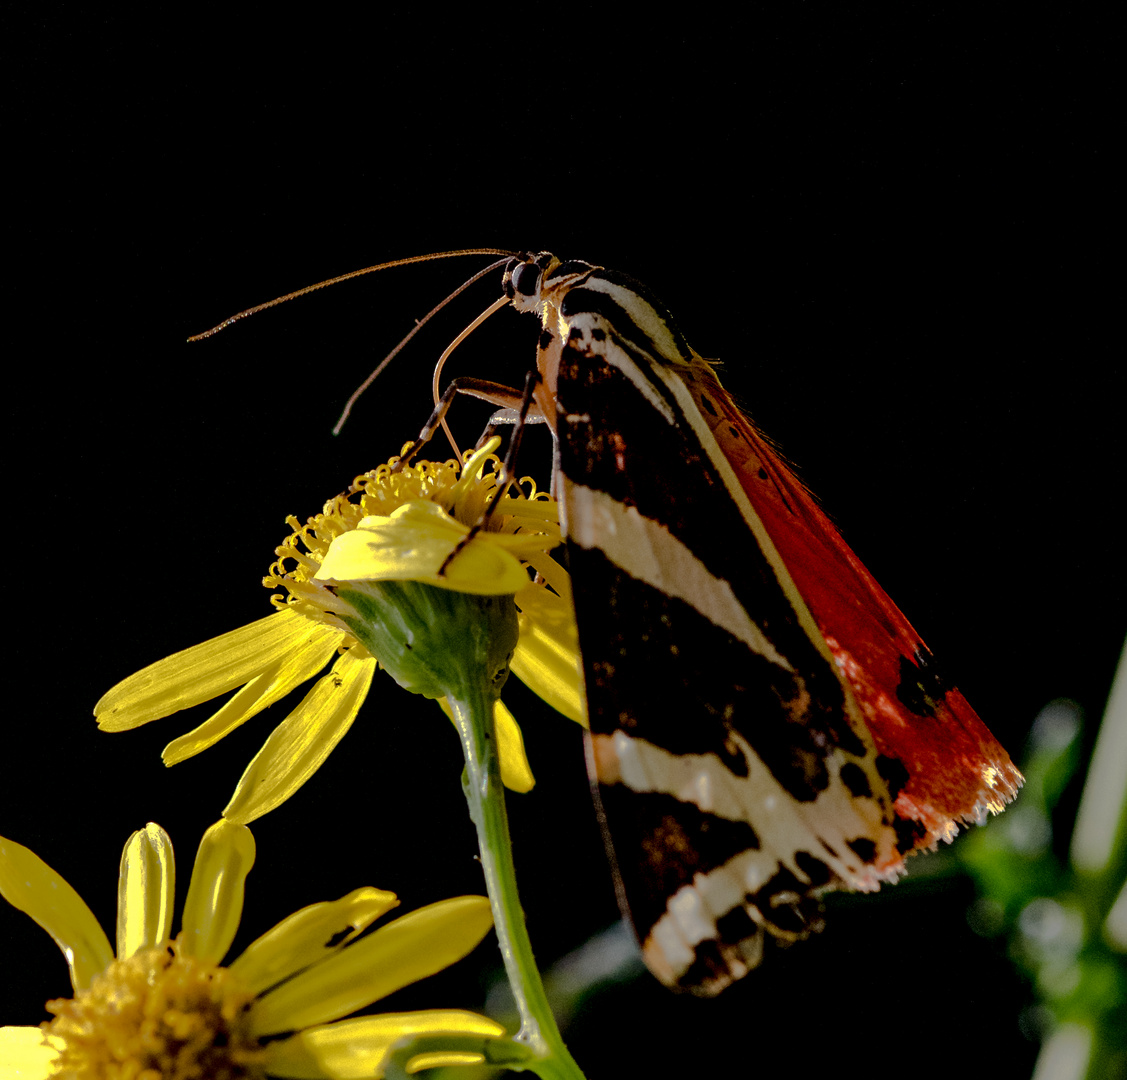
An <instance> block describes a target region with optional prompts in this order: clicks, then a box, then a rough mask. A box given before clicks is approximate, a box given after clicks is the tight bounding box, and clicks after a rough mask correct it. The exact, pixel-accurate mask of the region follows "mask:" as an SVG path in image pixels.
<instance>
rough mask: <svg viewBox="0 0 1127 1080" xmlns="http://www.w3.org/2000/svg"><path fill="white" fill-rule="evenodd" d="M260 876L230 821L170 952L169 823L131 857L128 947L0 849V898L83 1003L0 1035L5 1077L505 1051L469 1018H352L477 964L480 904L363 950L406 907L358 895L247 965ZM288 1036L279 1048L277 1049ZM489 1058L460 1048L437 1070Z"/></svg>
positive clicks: (174, 1075)
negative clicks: (43, 936)
mask: <svg viewBox="0 0 1127 1080" xmlns="http://www.w3.org/2000/svg"><path fill="white" fill-rule="evenodd" d="M253 864H254V838H253V836H252V835H251V832H250V830H249V829H248V828H246V826H244V825H235V824H233V823H232V822H229V821H219V822H217V823H216V824H215V825H213V826H212V827H211V828H210V829H208V831H207V832H206V833H205V834H204V837H203V840H202V841H201V843H200V848H199V852H198V854H197V855H196V864H195V868H194V869H193V871H192V879H191V883H190V885H189V887H188V896H187V900H186V902H185V904H184V912H183V917H182V920H181V931H180V934H179V936H178V937H177V938H176V939H175V940H170V939H169V932H170V929H171V925H172V897H173V892H174V888H175V863H174V860H173V855H172V843H171V841H170V840H169V838H168V834H167V833H166V832H165V831H164V830H163V829H162V828H160V826H159V825H153V824H151V823H150V824H149V825H147V826H146V827H145V828H144V829H141V830H139V831H138V832H135V833H134V834H133V835H132V836H131V837H130V838H129V841H128V843H126V845H125V850H124V851H123V852H122V856H121V873H120V877H119V879H118V909H117V950H116V959H115V953H114V950H113V949H111V948H110V943H109V940H108V938H107V937H106V935H105V932H104V931H103V930H102V928H101V926H99V925H98V922H97V920H96V919H95V917H94V915H93V913H92V912H91V911H90V909H89V908H88V907H87V906H86V904H85V903H83V901H82V899H81V898H80V897H79V895H78V894H77V893H76V892H75V891H74V889H73V888H71V886H70V885H68V884H67V882H66V881H64V880H63V878H62V877H60V876H59V875H58V874H57V873H55V871H54V870H52V869H51V868H50V867H49V866H48V865H47V864H46V863H45V862H43V860H42V859H40V858H39V857H38V856H36V855H35V854H34V853H33V852H31V851H29V850H28V849H27V848H25V847H22V846H21V845H19V844H16V843H13V842H12V841H10V840H5V839H3V838H2V837H0V894H2V895H3V896H4V897H5V898H6V899H7V900H8V901H9V902H10V903H11V904H12V905H14V906H15V907H17V908H19V909H20V910H22V911H25V912H27V914H28V915H30V916H31V917H32V918H33V919H34V920H35V921H36V922H37V923H39V925H40V926H42V927H43V928H44V929H45V930H46V931H47V932H48V933H49V934H50V935H51V936H52V937H53V938H54V939H55V941H56V943H57V944H58V945H59V947H60V948H61V949H62V950H63V955H64V956H65V957H66V959H67V963H68V964H69V966H70V975H71V983H72V984H73V986H74V990H75V995H74V997H73V998H66V999H60V1000H57V1001H51V1002H48V1004H47V1009H48V1011H49V1012H51V1013H53V1014H54V1017H55V1019H54V1020H52V1021H49V1022H47V1023H45V1024H43V1026H42V1027H41V1028H26V1027H6V1028H0V1066H2V1067H3V1068H2V1069H0V1072H2V1073H3V1075H4V1076H18V1077H26V1078H27V1080H47V1078H51V1077H59V1078H61V1077H67V1078H72V1080H102V1078H105V1077H123V1078H124V1077H129V1078H130V1080H190V1078H202V1077H208V1078H209V1080H228V1078H229V1080H234V1078H236V1077H244V1078H247V1080H256V1078H259V1077H265V1076H267V1075H269V1076H277V1077H295V1078H301V1080H313V1078H337V1080H343V1078H347V1077H371V1076H380V1075H382V1074H381V1071H380V1070H381V1067H382V1063H383V1061H384V1059H385V1058H386V1056H387V1054H388V1052H389V1051H390V1050H391V1048H392V1047H393V1045H394V1044H395V1043H396V1042H397V1041H398V1040H400V1039H403V1038H406V1037H413V1036H417V1035H444V1036H451V1035H452V1036H465V1037H469V1042H470V1044H473V1043H475V1042H476V1041H477V1040H479V1039H480V1040H487V1039H496V1038H498V1037H500V1036H502V1035H503V1034H504V1028H502V1027H501V1026H500V1025H499V1024H497V1023H495V1022H494V1021H492V1020H489V1019H488V1018H486V1017H484V1016H479V1015H477V1014H476V1013H472V1012H466V1011H464V1010H460V1009H434V1010H428V1011H424V1012H410V1013H385V1014H382V1015H374V1016H362V1017H357V1018H354V1019H351V1020H341V1019H339V1018H340V1017H342V1016H347V1014H348V1013H351V1012H355V1011H356V1010H357V1009H362V1008H365V1007H366V1006H368V1005H370V1004H371V1003H372V1002H374V1001H378V1000H379V999H380V998H382V997H385V996H386V995H387V994H390V993H392V992H393V991H395V990H398V989H400V988H401V987H403V986H406V985H408V984H409V983H413V982H415V981H417V980H418V979H422V978H425V977H426V976H428V975H433V974H434V973H435V972H437V971H441V970H442V969H443V968H445V967H448V966H450V965H451V964H453V963H454V962H455V961H457V960H460V959H461V958H462V957H464V956H465V955H467V954H468V953H469V952H470V951H471V950H472V949H473V948H474V947H475V946H476V945H477V944H478V942H480V941H481V939H482V938H483V937H484V936H485V934H486V933H487V932H488V931H489V928H490V927H491V926H492V922H493V920H492V917H491V915H490V912H489V901H488V900H487V899H486V898H485V897H484V896H460V897H456V898H454V899H451V900H443V901H441V902H439V903H437V904H431V905H430V906H429V907H425V908H420V909H419V910H418V911H413V912H411V913H410V914H408V915H404V916H402V917H401V918H398V919H395V920H394V921H392V922H390V923H388V924H387V925H386V926H383V927H381V928H380V929H378V930H375V931H374V932H372V933H370V934H366V935H364V936H363V937H361V936H360V935H361V933H362V932H363V931H364V930H366V929H367V928H368V927H369V926H371V924H372V923H374V922H375V921H376V920H377V919H378V918H380V917H381V916H382V915H384V914H386V913H387V912H388V911H390V910H391V909H392V908H393V907H395V906H396V905H397V904H398V903H399V901H398V900H397V899H396V898H395V894H394V893H390V892H384V891H383V890H382V889H373V888H363V889H357V890H355V891H354V892H351V893H349V894H348V895H347V896H343V897H341V899H339V900H334V901H329V902H326V903H320V904H313V905H311V906H309V907H307V908H303V909H302V910H301V911H298V912H296V913H295V914H293V915H291V916H290V917H289V918H288V919H284V920H283V921H282V922H280V923H279V924H278V925H277V926H275V927H274V928H273V929H272V930H269V931H267V933H265V934H263V935H262V937H260V938H258V940H257V941H254V942H253V943H252V944H251V945H250V946H249V947H248V948H247V949H246V950H245V951H244V952H243V953H242V955H240V956H239V957H238V958H237V959H236V960H234V961H233V962H232V963H231V964H230V965H228V966H226V967H222V966H220V962H221V961H222V959H223V957H224V955H225V954H226V952H227V950H228V949H229V948H230V946H231V942H232V941H233V940H234V937H235V931H236V930H237V929H238V925H239V918H240V916H241V914H242V906H243V883H244V881H245V879H246V876H247V873H248V872H249V871H250V868H251V866H253ZM282 1036H284V1037H282ZM481 1060H483V1059H482V1057H481V1055H480V1054H477V1055H475V1054H474V1053H472V1052H468V1051H466V1050H463V1051H461V1052H458V1053H451V1054H448V1055H446V1056H445V1059H444V1060H435V1056H434V1055H429V1054H428V1055H427V1059H426V1064H428V1065H432V1064H465V1063H469V1062H471V1061H481Z"/></svg>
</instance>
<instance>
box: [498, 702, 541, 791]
mask: <svg viewBox="0 0 1127 1080" xmlns="http://www.w3.org/2000/svg"><path fill="white" fill-rule="evenodd" d="M493 730H494V733H495V734H496V736H497V756H498V757H499V758H500V759H501V782H502V783H503V784H504V785H505V787H507V788H508V789H509V790H510V791H517V792H520V794H522V795H523V794H524V793H525V792H526V791H531V790H532V789H533V787H534V786H535V785H536V777H534V776H533V775H532V766H531V765H529V763H528V756H527V755H526V754H525V752H524V736H523V735H521V732H520V725H519V724H518V723H517V722H516V720H515V719H514V717H513V714H512V713H511V712H509V710H508V709H507V708H506V707H505V705H504V704H503V703H502V702H500V701H498V702H497V704H496V705H495V706H494V708H493Z"/></svg>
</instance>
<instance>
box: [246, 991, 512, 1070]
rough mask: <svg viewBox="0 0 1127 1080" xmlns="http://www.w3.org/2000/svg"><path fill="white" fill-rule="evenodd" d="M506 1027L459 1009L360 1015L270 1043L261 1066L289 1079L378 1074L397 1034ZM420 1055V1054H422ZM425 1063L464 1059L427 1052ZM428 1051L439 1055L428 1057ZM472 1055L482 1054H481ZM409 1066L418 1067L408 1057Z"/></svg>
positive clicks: (495, 1031) (492, 1035) (483, 1033)
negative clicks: (353, 1018)
mask: <svg viewBox="0 0 1127 1080" xmlns="http://www.w3.org/2000/svg"><path fill="white" fill-rule="evenodd" d="M504 1034H505V1029H504V1028H503V1027H502V1026H501V1025H500V1024H498V1023H497V1022H496V1021H494V1020H490V1019H489V1018H488V1017H485V1016H479V1015H478V1014H477V1013H472V1012H466V1011H465V1010H463V1009H428V1010H426V1011H423V1012H409V1013H383V1014H382V1015H379V1016H360V1017H357V1018H356V1019H355V1020H341V1021H339V1022H337V1023H335V1024H324V1025H321V1026H319V1027H314V1028H309V1029H307V1030H306V1031H301V1032H298V1034H296V1035H293V1036H291V1037H290V1038H288V1039H281V1040H279V1041H278V1042H274V1043H270V1044H269V1045H268V1047H267V1050H266V1061H265V1063H264V1068H265V1069H266V1071H267V1072H269V1073H270V1075H271V1076H281V1077H287V1078H290V1080H320V1078H323V1077H331V1078H333V1080H361V1078H364V1077H372V1076H379V1075H380V1069H381V1068H382V1066H383V1060H384V1057H385V1056H386V1054H387V1052H388V1051H389V1050H390V1049H391V1048H392V1046H394V1045H395V1043H397V1042H398V1041H399V1040H400V1039H403V1038H409V1037H411V1036H414V1035H468V1036H479V1037H481V1038H485V1039H496V1038H500V1037H501V1036H503V1035H504ZM420 1056H421V1055H420ZM426 1056H427V1059H428V1060H427V1062H426V1064H427V1067H429V1068H433V1067H435V1066H437V1065H456V1064H463V1063H466V1062H467V1059H466V1058H465V1057H464V1056H463V1055H455V1054H446V1055H441V1054H439V1055H430V1054H428V1055H426ZM432 1057H434V1058H438V1059H439V1060H433V1061H432V1060H430V1059H431V1058H432ZM475 1060H480V1057H478V1058H476V1059H475ZM409 1067H410V1068H411V1069H412V1071H414V1070H415V1069H416V1068H418V1067H419V1064H418V1059H417V1058H412V1059H411V1062H410V1064H409Z"/></svg>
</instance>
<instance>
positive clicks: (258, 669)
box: [94, 440, 583, 824]
mask: <svg viewBox="0 0 1127 1080" xmlns="http://www.w3.org/2000/svg"><path fill="white" fill-rule="evenodd" d="M498 441H499V440H498ZM498 441H492V442H490V444H488V445H487V446H486V447H485V448H484V449H482V450H480V451H477V452H476V453H473V454H472V455H471V454H467V456H466V462H465V464H464V466H462V467H461V468H459V466H458V464H457V463H456V462H454V461H447V462H445V463H441V464H439V463H433V462H426V461H423V462H417V463H415V464H413V465H410V466H407V467H405V468H403V469H402V470H400V471H398V472H394V471H393V467H394V466H395V465H396V464H397V463H398V460H399V459H398V458H392V459H391V461H390V462H388V464H387V465H381V466H380V467H379V468H377V469H374V470H372V471H371V472H368V473H365V474H364V475H363V476H359V477H357V478H356V480H355V481H353V483H352V485H351V487H350V488H349V489H348V491H346V492H344V493H343V494H341V495H339V496H337V497H336V498H335V499H332V500H331V501H329V502H327V503H326V504H325V507H324V510H323V512H322V513H320V514H318V515H316V516H315V517H313V518H310V519H309V521H308V522H307V523H306V524H305V525H301V524H300V523H299V522H298V521H297V520H296V519H295V518H292V517H291V518H289V519H287V520H288V522H289V524H290V526H291V528H292V529H293V533H292V534H291V535H290V536H289V537H288V538H287V539H286V541H285V543H283V544H282V545H281V546H280V547H278V548H277V549H276V552H277V554H278V556H279V558H278V561H277V562H276V563H275V564H274V565H273V566H272V567H271V570H270V573H269V575H268V576H267V577H266V578H265V579H264V584H266V586H267V587H269V588H278V587H282V588H284V589H285V590H286V591H287V593H288V596H283V595H281V594H276V595H274V596H273V597H271V600H272V602H273V603H274V605H275V607H276V608H277V609H278V610H277V611H275V612H274V614H272V615H268V616H267V617H266V618H263V619H259V620H258V621H257V622H254V623H251V624H250V625H249V626H243V627H240V628H239V629H238V630H233V631H231V632H230V633H227V634H222V635H220V636H219V637H216V638H212V639H211V640H210V641H206V642H204V643H203V644H200V645H196V646H194V647H193V648H190V649H185V650H184V651H183V652H179V653H175V654H174V655H172V656H169V657H167V658H166V659H164V660H160V661H158V662H157V663H155V664H151V665H150V666H149V667H147V668H144V669H143V670H142V671H139V672H137V673H136V674H134V675H131V676H130V677H129V678H127V679H125V680H124V681H122V682H120V683H118V685H117V686H115V687H114V688H113V689H112V690H110V691H109V692H108V693H107V694H106V695H105V696H104V697H103V698H102V699H101V701H99V702H98V704H97V705H96V706H95V708H94V715H95V716H96V717H97V720H98V725H99V727H101V728H102V729H103V730H105V731H126V730H128V729H130V728H135V727H139V726H140V725H142V724H147V723H149V721H151V720H157V719H159V718H161V717H164V716H168V715H169V714H171V713H174V712H177V711H178V710H180V709H186V708H188V707H190V706H193V705H198V704H200V703H201V702H204V701H209V700H210V699H212V698H214V697H217V696H218V695H220V694H223V693H225V692H227V691H229V690H234V689H235V688H237V687H241V689H240V690H239V691H238V693H236V694H235V695H234V696H233V697H232V698H230V700H228V701H227V703H226V704H225V705H224V706H223V707H222V708H221V709H220V710H219V711H218V712H217V713H215V714H214V715H213V716H212V717H211V718H210V719H208V720H206V721H205V722H204V723H203V724H201V725H200V726H199V727H197V728H196V729H195V730H194V731H191V732H189V733H188V734H186V735H183V736H181V737H180V738H178V739H174V740H173V741H172V742H171V743H169V744H168V746H166V747H165V749H164V754H163V758H164V762H165V764H166V765H174V764H176V763H177V762H179V761H183V760H184V759H186V758H189V757H191V756H193V755H194V754H198V753H199V752H200V751H201V750H205V749H207V747H209V746H211V745H212V744H214V743H215V742H217V741H218V740H219V739H222V738H223V736H225V735H227V734H228V733H229V732H230V731H232V730H233V729H234V728H236V727H238V726H239V725H240V724H242V723H243V722H244V721H246V720H248V719H250V717H252V716H254V715H255V714H256V713H259V712H261V711H262V710H263V709H265V708H267V707H268V706H269V705H272V704H274V702H276V701H278V700H279V699H281V698H282V697H284V696H285V695H286V694H288V693H289V692H290V691H291V690H293V689H294V688H295V687H297V686H298V685H300V684H301V683H303V682H305V681H306V680H307V679H309V678H311V677H312V676H314V675H316V674H317V672H318V671H320V670H321V669H322V668H323V667H324V666H325V664H326V663H327V662H328V661H329V659H330V658H331V657H332V656H333V655H334V654H336V659H335V661H334V662H333V666H332V669H331V671H330V672H329V673H328V674H327V675H325V676H323V677H322V678H321V679H319V680H318V681H317V682H316V683H315V684H314V686H313V688H312V689H311V690H310V691H309V693H308V694H307V695H306V696H305V698H304V700H302V702H301V703H300V704H299V705H298V706H297V707H296V708H295V709H294V710H293V711H292V712H291V713H290V714H289V716H288V717H286V719H285V720H283V721H282V722H281V724H279V725H278V727H277V728H275V730H274V732H273V733H272V734H271V735H270V737H269V739H268V740H267V742H266V744H265V745H264V746H263V748H262V750H261V751H259V753H258V754H257V755H256V757H255V758H254V760H253V761H252V762H251V763H250V765H249V766H248V767H247V770H246V772H245V773H244V774H243V777H242V779H241V780H240V782H239V785H238V787H237V788H236V790H235V793H234V795H233V796H232V798H231V801H230V802H229V803H228V805H227V807H226V809H225V810H224V811H223V813H224V816H225V817H227V818H228V819H229V820H231V821H236V822H239V823H242V824H246V823H248V822H250V821H253V820H254V819H255V818H257V817H260V816H262V815H263V814H265V813H267V812H268V811H270V810H273V809H274V808H275V807H277V806H278V805H280V804H281V803H282V802H284V801H285V800H286V799H288V798H289V797H290V795H292V794H293V793H294V792H295V791H296V790H297V789H298V788H299V787H300V786H301V785H302V784H303V783H305V781H306V780H308V779H309V777H310V776H312V775H313V773H314V772H315V771H316V770H317V769H318V768H319V767H320V765H321V763H322V762H323V761H324V760H325V758H326V757H327V756H328V755H329V753H330V752H331V751H332V749H333V747H335V746H336V744H337V743H338V742H339V741H340V739H341V738H342V737H343V735H344V734H345V732H346V731H347V730H348V728H349V727H350V726H351V724H352V721H353V720H354V719H355V717H356V713H357V711H358V710H359V708H360V705H361V703H362V702H363V700H364V698H365V696H366V695H367V693H368V688H369V686H370V685H371V681H372V676H373V674H374V673H375V670H376V666H377V660H376V658H375V657H374V656H373V655H372V653H371V652H370V651H369V650H368V649H367V648H366V647H365V645H364V644H361V642H360V641H359V640H358V639H357V637H356V635H355V634H354V633H353V631H352V630H351V629H350V626H349V625H348V623H347V622H346V619H348V618H349V615H350V614H352V615H354V614H355V612H354V611H352V610H351V609H350V608H349V607H348V605H347V604H345V603H344V602H343V601H342V600H341V599H340V598H339V597H338V595H337V587H338V586H340V585H342V584H353V585H355V584H356V583H357V582H363V583H371V582H398V581H402V582H423V583H427V584H430V585H434V586H439V587H440V588H443V589H447V590H452V591H454V592H458V593H466V594H474V595H481V596H504V595H514V599H515V602H516V606H517V609H518V611H519V627H520V635H519V639H518V642H517V645H516V651H515V653H514V655H513V656H512V661H511V668H512V670H513V671H514V672H515V673H516V674H517V676H518V677H519V678H520V679H522V680H523V681H524V682H525V683H527V684H528V685H529V686H530V687H531V688H532V689H533V690H534V691H535V692H536V693H538V694H539V695H540V696H541V697H542V698H544V700H546V701H547V702H548V703H549V704H550V705H552V706H554V707H555V708H556V709H558V710H559V711H560V712H562V713H564V715H566V716H569V717H571V718H572V719H574V720H577V721H579V722H581V723H582V722H583V719H582V716H583V711H582V704H581V699H580V692H579V674H578V670H579V666H578V647H577V638H576V630H575V617H574V614H573V612H572V608H571V594H570V581H569V579H568V575H567V572H566V571H565V570H564V569H563V568H562V567H561V566H560V565H559V564H558V563H557V562H555V561H554V560H553V559H552V558H551V557H550V556H549V555H548V554H547V552H548V551H550V550H551V549H552V548H553V547H555V546H556V545H557V544H558V543H559V541H560V529H559V517H558V508H557V504H556V503H555V502H554V500H551V499H549V498H547V497H546V496H545V495H543V494H542V493H541V494H537V492H536V490H535V487H534V486H532V488H531V490H530V491H529V493H528V495H527V496H525V495H524V494H523V493H521V492H520V491H519V490H518V491H517V493H516V495H506V496H505V497H503V498H502V499H501V501H500V504H499V505H498V507H497V511H496V512H495V513H493V514H492V516H491V517H490V518H489V521H488V524H487V527H486V528H485V529H483V530H482V531H480V532H479V533H477V534H476V535H475V536H474V537H473V539H472V540H470V541H469V543H466V544H465V546H464V547H463V548H462V549H461V550H460V551H458V553H457V555H456V556H455V557H454V558H453V559H452V560H451V561H450V563H449V565H448V566H444V564H445V562H446V559H447V557H448V556H450V555H451V553H452V552H453V551H454V550H455V549H456V548H457V546H458V544H459V543H460V542H463V541H464V540H465V538H466V536H467V535H468V534H469V532H470V528H471V526H473V525H474V524H475V523H477V522H478V521H480V520H481V516H482V511H483V510H484V508H485V506H486V505H487V503H488V502H489V501H490V500H492V499H493V498H494V497H495V496H496V494H497V470H498V468H499V463H498V461H497V458H496V457H495V456H493V454H492V451H493V450H495V449H496V447H497V443H498ZM487 464H491V465H492V468H491V470H490V471H488V472H487V471H486V465H487ZM523 483H527V484H531V481H524V482H523ZM525 563H527V564H528V565H529V566H531V567H532V568H533V569H534V570H535V571H536V572H537V575H538V579H539V580H538V581H537V582H533V581H531V580H530V579H529V574H528V571H527V570H526V569H525V565H524V564H525ZM408 632H409V631H408ZM408 647H409V645H408ZM380 659H381V661H382V662H384V663H387V658H386V657H381V658H380ZM398 677H399V676H397V678H398ZM412 688H414V687H412ZM421 692H424V693H426V692H427V691H426V690H425V689H423V690H422V691H421ZM428 696H434V695H432V694H428ZM495 721H496V725H497V738H498V748H499V752H500V756H501V768H502V777H503V779H504V782H505V784H506V786H508V787H510V788H512V789H514V790H517V791H527V790H528V789H529V788H531V787H532V784H533V779H532V773H531V770H530V769H529V767H528V762H527V760H526V759H525V756H524V747H523V743H522V740H521V736H520V729H519V728H518V727H517V725H516V722H515V721H514V720H513V718H512V715H511V714H510V713H509V712H508V710H507V709H505V708H504V706H503V705H501V703H500V702H498V703H497V708H496V714H495Z"/></svg>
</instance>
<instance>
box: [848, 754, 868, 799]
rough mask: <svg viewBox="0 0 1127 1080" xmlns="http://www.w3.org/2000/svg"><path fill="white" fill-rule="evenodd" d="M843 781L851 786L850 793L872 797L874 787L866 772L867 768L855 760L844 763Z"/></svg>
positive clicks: (860, 796) (858, 796)
mask: <svg viewBox="0 0 1127 1080" xmlns="http://www.w3.org/2000/svg"><path fill="white" fill-rule="evenodd" d="M841 781H842V783H843V784H845V786H846V787H847V788H849V794H850V795H852V796H854V797H855V798H858V799H863V798H871V797H872V794H873V789H872V786H871V785H870V784H869V778H868V776H867V775H866V774H865V770H864V769H862V768H861V766H860V765H858V764H856V763H855V762H852V761H847V762H846V763H845V764H844V765H842V767H841Z"/></svg>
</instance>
